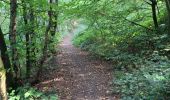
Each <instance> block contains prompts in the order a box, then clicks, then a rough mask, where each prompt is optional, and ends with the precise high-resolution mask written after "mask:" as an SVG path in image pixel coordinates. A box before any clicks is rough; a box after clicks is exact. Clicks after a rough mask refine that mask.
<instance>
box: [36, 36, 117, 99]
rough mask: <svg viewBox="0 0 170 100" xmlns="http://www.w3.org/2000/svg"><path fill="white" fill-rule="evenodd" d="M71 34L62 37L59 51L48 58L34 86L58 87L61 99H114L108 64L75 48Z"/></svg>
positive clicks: (45, 89) (43, 87) (42, 87)
mask: <svg viewBox="0 0 170 100" xmlns="http://www.w3.org/2000/svg"><path fill="white" fill-rule="evenodd" d="M71 37H72V36H71V35H67V36H66V37H65V38H64V40H63V41H62V43H61V44H60V49H61V51H60V53H59V54H57V55H56V56H54V57H53V59H51V60H50V61H49V62H48V63H49V64H47V65H48V69H46V70H45V72H43V73H42V74H43V75H42V78H41V80H42V82H41V83H40V84H38V85H37V87H38V88H39V89H40V90H43V91H46V92H47V91H51V90H53V91H58V94H59V98H60V100H117V99H116V96H112V95H111V89H112V88H111V87H112V86H111V83H112V71H111V70H109V69H111V67H112V66H111V64H109V63H107V62H106V61H103V60H100V59H96V58H94V57H93V56H91V55H90V54H89V53H88V52H85V51H82V50H80V49H78V48H75V47H74V46H73V45H72V43H71ZM54 66H55V67H54ZM44 74H45V75H44Z"/></svg>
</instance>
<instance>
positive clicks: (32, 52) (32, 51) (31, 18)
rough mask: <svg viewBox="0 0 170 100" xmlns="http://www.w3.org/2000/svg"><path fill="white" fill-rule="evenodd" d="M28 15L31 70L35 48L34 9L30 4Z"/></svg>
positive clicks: (34, 61)
mask: <svg viewBox="0 0 170 100" xmlns="http://www.w3.org/2000/svg"><path fill="white" fill-rule="evenodd" d="M29 11H30V12H29V14H30V18H29V20H30V23H31V30H30V41H31V43H30V45H31V48H30V51H31V66H30V68H33V67H35V66H37V65H36V51H35V50H36V47H35V44H36V38H35V37H36V36H35V27H36V25H35V15H34V8H33V6H32V5H31V4H30V10H29Z"/></svg>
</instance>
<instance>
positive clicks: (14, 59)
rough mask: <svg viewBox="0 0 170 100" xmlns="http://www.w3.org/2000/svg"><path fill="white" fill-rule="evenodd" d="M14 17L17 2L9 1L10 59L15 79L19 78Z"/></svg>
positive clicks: (15, 0) (14, 0)
mask: <svg viewBox="0 0 170 100" xmlns="http://www.w3.org/2000/svg"><path fill="white" fill-rule="evenodd" d="M16 16H17V0H10V26H9V40H10V49H11V57H12V61H11V62H12V68H13V69H14V72H15V78H19V76H20V70H19V69H20V68H19V59H18V53H17V48H16V46H17V45H16V44H17V42H16Z"/></svg>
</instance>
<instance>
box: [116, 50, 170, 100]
mask: <svg viewBox="0 0 170 100" xmlns="http://www.w3.org/2000/svg"><path fill="white" fill-rule="evenodd" d="M141 61H142V62H140V61H136V62H138V64H137V66H140V68H139V69H138V70H133V71H131V72H127V71H120V70H119V71H116V72H115V74H114V76H115V77H116V79H115V80H113V84H114V85H115V87H114V88H113V91H114V93H119V94H122V98H123V99H124V100H127V99H128V100H129V99H131V100H136V99H142V100H143V99H145V100H153V99H154V100H167V99H169V98H170V97H169V93H170V87H169V82H170V81H169V79H170V77H169V76H170V74H169V73H170V72H169V71H170V68H169V66H170V61H169V60H168V59H167V58H166V57H163V56H159V55H158V54H155V53H154V54H153V55H152V56H151V57H149V58H148V59H147V60H146V59H141ZM139 62H140V63H139Z"/></svg>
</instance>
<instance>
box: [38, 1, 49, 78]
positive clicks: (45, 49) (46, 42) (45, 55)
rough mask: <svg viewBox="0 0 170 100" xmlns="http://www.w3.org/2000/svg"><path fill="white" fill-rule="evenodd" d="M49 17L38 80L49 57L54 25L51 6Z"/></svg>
mask: <svg viewBox="0 0 170 100" xmlns="http://www.w3.org/2000/svg"><path fill="white" fill-rule="evenodd" d="M49 3H52V0H50V1H49ZM48 17H49V21H48V25H47V27H46V31H45V36H44V37H45V39H44V47H43V50H42V53H43V55H42V57H41V60H40V64H39V70H38V72H37V79H36V81H39V79H38V78H39V77H40V73H41V72H42V66H43V64H44V61H45V59H46V58H47V50H48V44H49V32H50V30H51V27H52V7H51V6H50V10H49V11H48Z"/></svg>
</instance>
